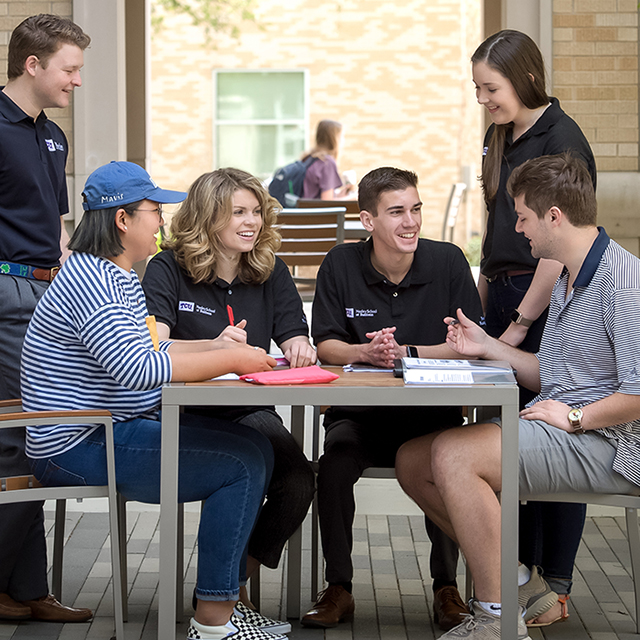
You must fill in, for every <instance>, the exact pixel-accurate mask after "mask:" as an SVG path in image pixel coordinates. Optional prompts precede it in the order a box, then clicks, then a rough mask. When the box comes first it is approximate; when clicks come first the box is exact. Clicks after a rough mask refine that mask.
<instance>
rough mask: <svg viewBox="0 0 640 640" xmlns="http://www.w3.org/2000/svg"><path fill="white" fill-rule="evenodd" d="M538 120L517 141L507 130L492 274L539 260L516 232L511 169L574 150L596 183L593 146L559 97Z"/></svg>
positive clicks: (494, 214)
mask: <svg viewBox="0 0 640 640" xmlns="http://www.w3.org/2000/svg"><path fill="white" fill-rule="evenodd" d="M550 100H551V106H550V107H548V108H547V110H546V111H545V112H544V113H543V114H542V115H541V116H540V118H539V119H538V121H537V122H536V123H535V124H534V125H533V126H532V127H531V128H530V129H529V130H528V131H525V133H523V134H522V135H521V136H520V137H519V138H518V139H517V140H516V141H515V142H514V141H513V130H512V129H510V130H509V131H508V133H507V136H506V139H505V145H504V153H503V156H502V166H501V169H500V185H499V187H498V192H497V193H496V197H495V198H494V199H493V200H492V201H491V202H490V203H489V217H488V219H487V233H486V237H485V241H484V246H483V250H482V253H483V259H482V264H481V271H482V274H483V275H484V276H486V277H492V276H495V275H496V274H499V273H503V272H505V271H512V270H521V269H531V270H533V269H535V268H536V266H537V264H538V260H537V259H536V258H534V257H533V256H532V255H531V247H530V245H529V241H528V240H527V239H526V238H525V237H524V235H523V234H522V233H516V229H515V227H516V217H517V216H516V212H515V208H514V204H513V199H512V198H511V196H510V195H509V194H508V193H507V181H508V180H509V177H510V176H511V172H512V171H513V170H514V169H515V168H516V167H518V166H519V165H521V164H522V163H523V162H525V160H529V159H531V158H539V157H540V156H545V155H555V154H558V153H562V152H564V151H571V152H573V153H574V154H575V155H576V156H577V157H579V158H581V159H582V160H584V162H585V163H586V165H587V168H588V169H589V173H590V174H591V177H592V179H593V186H594V189H595V186H596V163H595V160H594V159H593V153H592V152H591V147H590V146H589V143H588V142H587V139H586V138H585V137H584V134H583V133H582V131H581V129H580V127H579V126H578V125H577V124H576V122H575V121H574V120H572V119H571V118H570V117H569V116H568V115H567V114H566V113H565V112H564V111H563V110H562V109H561V108H560V103H559V102H558V100H557V99H556V98H551V99H550ZM494 129H495V125H491V126H490V127H489V129H488V130H487V134H486V136H485V140H484V148H485V153H486V148H487V147H488V145H489V140H490V139H491V136H492V135H493V131H494Z"/></svg>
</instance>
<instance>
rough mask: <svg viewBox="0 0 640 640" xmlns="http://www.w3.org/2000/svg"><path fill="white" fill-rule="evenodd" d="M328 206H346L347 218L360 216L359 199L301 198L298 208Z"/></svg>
mask: <svg viewBox="0 0 640 640" xmlns="http://www.w3.org/2000/svg"><path fill="white" fill-rule="evenodd" d="M326 207H344V209H345V219H346V220H351V219H352V218H359V217H360V206H359V205H358V201H357V200H320V199H315V198H299V199H298V200H297V202H296V209H323V208H326Z"/></svg>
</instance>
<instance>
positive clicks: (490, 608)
mask: <svg viewBox="0 0 640 640" xmlns="http://www.w3.org/2000/svg"><path fill="white" fill-rule="evenodd" d="M478 604H479V605H480V606H481V607H482V608H483V609H484V610H485V611H486V612H487V613H491V614H493V615H494V616H500V615H502V605H501V604H500V603H499V602H482V601H481V600H478Z"/></svg>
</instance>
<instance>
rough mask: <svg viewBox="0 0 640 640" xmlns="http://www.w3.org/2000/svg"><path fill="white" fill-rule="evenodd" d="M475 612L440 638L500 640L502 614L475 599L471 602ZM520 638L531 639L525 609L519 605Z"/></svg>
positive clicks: (472, 609) (522, 639)
mask: <svg viewBox="0 0 640 640" xmlns="http://www.w3.org/2000/svg"><path fill="white" fill-rule="evenodd" d="M469 606H470V608H471V611H472V612H473V613H472V614H469V615H468V616H467V617H466V620H465V621H464V622H463V623H462V624H459V625H458V626H457V627H454V628H453V629H451V631H447V633H445V634H443V635H441V636H440V638H441V639H442V638H470V639H471V640H499V639H500V616H499V615H495V614H493V613H488V612H487V611H485V610H484V609H483V608H482V607H481V606H480V603H479V602H478V601H477V600H476V599H473V600H471V602H470V605H469ZM518 613H519V614H520V615H519V616H518V640H531V639H530V638H529V634H528V633H527V625H526V624H525V623H524V618H523V617H522V615H523V613H524V610H523V609H522V607H518Z"/></svg>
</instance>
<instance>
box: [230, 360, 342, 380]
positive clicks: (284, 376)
mask: <svg viewBox="0 0 640 640" xmlns="http://www.w3.org/2000/svg"><path fill="white" fill-rule="evenodd" d="M339 377H340V376H338V375H336V374H335V373H331V372H330V371H326V370H325V369H321V368H320V367H319V366H318V365H315V364H314V365H313V366H311V367H296V368H295V369H278V370H277V371H259V372H258V373H246V374H245V375H243V376H240V380H244V381H245V382H253V383H254V384H321V383H323V382H332V381H333V380H337V379H338V378H339Z"/></svg>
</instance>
